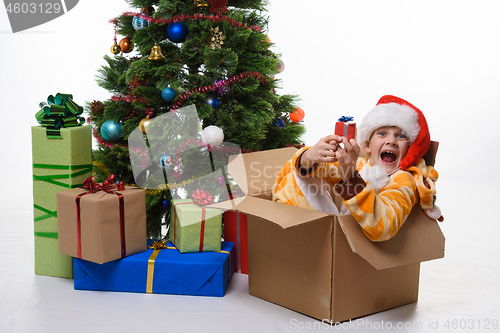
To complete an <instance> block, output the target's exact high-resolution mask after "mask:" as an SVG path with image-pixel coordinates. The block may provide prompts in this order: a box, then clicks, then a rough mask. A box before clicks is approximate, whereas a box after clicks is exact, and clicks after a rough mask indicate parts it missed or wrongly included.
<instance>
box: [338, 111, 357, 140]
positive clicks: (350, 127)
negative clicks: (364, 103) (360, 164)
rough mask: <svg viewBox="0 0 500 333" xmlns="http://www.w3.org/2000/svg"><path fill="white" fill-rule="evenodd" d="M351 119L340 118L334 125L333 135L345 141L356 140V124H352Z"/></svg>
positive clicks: (346, 117)
mask: <svg viewBox="0 0 500 333" xmlns="http://www.w3.org/2000/svg"><path fill="white" fill-rule="evenodd" d="M353 119H354V118H353V117H348V116H342V117H340V118H339V120H338V121H337V122H336V123H335V135H338V136H343V137H345V138H347V140H351V139H355V138H356V123H355V122H353V121H352V120H353Z"/></svg>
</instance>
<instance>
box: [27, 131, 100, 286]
mask: <svg viewBox="0 0 500 333" xmlns="http://www.w3.org/2000/svg"><path fill="white" fill-rule="evenodd" d="M61 136H62V139H49V138H48V137H47V134H46V128H45V127H42V126H33V127H32V128H31V138H32V154H33V203H34V224H35V226H34V230H35V274H38V275H46V276H56V277H63V278H73V258H71V257H70V256H67V255H64V254H61V253H59V241H58V233H57V204H56V193H57V192H59V191H64V190H67V189H69V188H75V187H81V186H82V181H83V180H84V179H85V178H87V177H89V176H90V175H91V174H92V126H76V127H70V128H62V129H61Z"/></svg>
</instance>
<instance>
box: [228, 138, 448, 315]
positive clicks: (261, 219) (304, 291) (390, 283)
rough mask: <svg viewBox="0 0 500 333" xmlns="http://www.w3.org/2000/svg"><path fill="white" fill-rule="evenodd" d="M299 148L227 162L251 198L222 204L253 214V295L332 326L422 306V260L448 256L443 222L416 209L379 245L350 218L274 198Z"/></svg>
mask: <svg viewBox="0 0 500 333" xmlns="http://www.w3.org/2000/svg"><path fill="white" fill-rule="evenodd" d="M436 149H437V143H433V145H431V148H430V151H429V153H428V155H429V157H430V158H426V160H427V161H428V163H429V164H433V162H434V155H435V152H436ZM296 151H297V150H296V149H295V148H283V149H276V150H271V151H262V152H256V153H249V154H243V155H239V156H237V157H236V158H234V159H233V160H232V161H231V163H230V164H229V173H230V174H231V176H232V177H233V178H234V179H235V180H236V181H237V182H238V184H239V185H240V187H242V188H243V191H244V192H245V193H246V194H247V195H246V196H245V197H244V198H243V199H237V200H234V201H232V202H224V203H222V204H219V206H224V207H223V208H225V209H231V210H233V211H238V212H242V213H245V214H248V247H249V249H248V260H249V267H248V269H249V277H248V280H249V293H250V294H251V295H253V296H256V297H259V298H262V299H264V300H267V301H269V302H273V303H276V304H279V305H281V306H284V307H287V308H289V309H292V310H295V311H297V312H300V313H303V314H305V315H308V316H311V317H313V318H317V319H319V320H328V321H329V322H332V321H333V322H340V321H345V320H349V319H352V318H357V317H360V316H364V315H368V314H372V313H375V312H379V311H383V310H387V309H390V308H394V307H397V306H401V305H405V304H408V303H412V302H416V301H417V300H418V286H419V273H420V262H423V261H427V260H433V259H437V258H442V257H444V241H445V240H444V236H443V234H442V232H441V229H440V227H439V226H438V223H437V222H436V221H435V220H432V219H430V218H428V217H427V216H426V215H425V214H424V213H423V211H422V209H421V208H420V207H419V206H418V205H416V206H415V207H414V208H413V210H412V213H411V214H410V216H409V217H408V219H407V220H406V222H405V223H404V225H403V226H402V228H401V229H400V230H399V232H398V234H397V235H396V236H395V237H393V238H392V239H390V240H388V241H385V242H378V243H377V242H371V241H370V240H369V239H368V238H367V237H366V236H365V235H364V234H363V232H362V231H361V228H360V227H359V224H358V223H357V222H356V220H354V218H353V217H352V216H351V214H348V215H341V216H337V215H334V214H325V213H321V212H318V211H312V210H308V209H304V208H299V207H295V206H289V205H285V204H282V203H276V202H273V201H271V194H272V187H273V184H274V179H275V177H276V173H277V172H279V171H280V169H281V166H282V165H283V164H284V163H285V162H286V161H287V160H289V159H290V158H292V156H293V154H294V153H295V152H296ZM245 187H247V188H245Z"/></svg>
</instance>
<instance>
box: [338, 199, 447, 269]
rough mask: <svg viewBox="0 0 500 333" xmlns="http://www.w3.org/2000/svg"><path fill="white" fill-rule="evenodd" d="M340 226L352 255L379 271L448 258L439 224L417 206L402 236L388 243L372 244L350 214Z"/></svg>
mask: <svg viewBox="0 0 500 333" xmlns="http://www.w3.org/2000/svg"><path fill="white" fill-rule="evenodd" d="M339 224H340V226H341V228H342V231H343V232H344V234H345V236H346V238H347V241H348V242H349V245H350V246H351V249H352V251H353V252H355V253H357V254H358V255H359V256H361V257H362V258H363V259H365V260H366V261H367V262H368V263H369V264H370V265H372V266H373V267H374V268H375V269H377V270H382V269H386V268H393V267H399V266H403V265H409V264H414V263H418V262H422V261H427V260H433V259H438V258H443V257H444V241H445V238H444V236H443V233H442V232H441V229H440V227H439V225H438V222H436V221H435V220H432V219H430V218H429V217H427V216H426V215H425V214H424V212H423V211H422V209H421V208H420V207H417V206H415V207H414V208H413V210H412V212H411V214H410V216H408V218H407V219H406V221H405V223H404V224H403V226H402V227H401V228H400V229H399V231H398V233H397V234H396V235H395V236H394V237H393V238H391V239H389V240H387V241H384V242H372V241H370V240H369V239H368V238H367V237H366V236H365V234H364V233H363V231H362V230H361V227H360V226H359V224H358V223H357V222H356V220H355V219H354V218H353V217H352V215H350V214H349V215H342V216H339Z"/></svg>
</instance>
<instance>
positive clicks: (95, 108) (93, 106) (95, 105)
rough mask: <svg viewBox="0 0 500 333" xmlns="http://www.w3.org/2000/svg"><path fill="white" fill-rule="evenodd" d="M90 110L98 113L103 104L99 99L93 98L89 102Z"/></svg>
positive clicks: (101, 109) (102, 109)
mask: <svg viewBox="0 0 500 333" xmlns="http://www.w3.org/2000/svg"><path fill="white" fill-rule="evenodd" d="M90 111H92V114H94V115H98V114H100V113H102V111H104V104H103V103H102V102H101V101H96V100H94V101H93V102H92V103H91V104H90Z"/></svg>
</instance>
